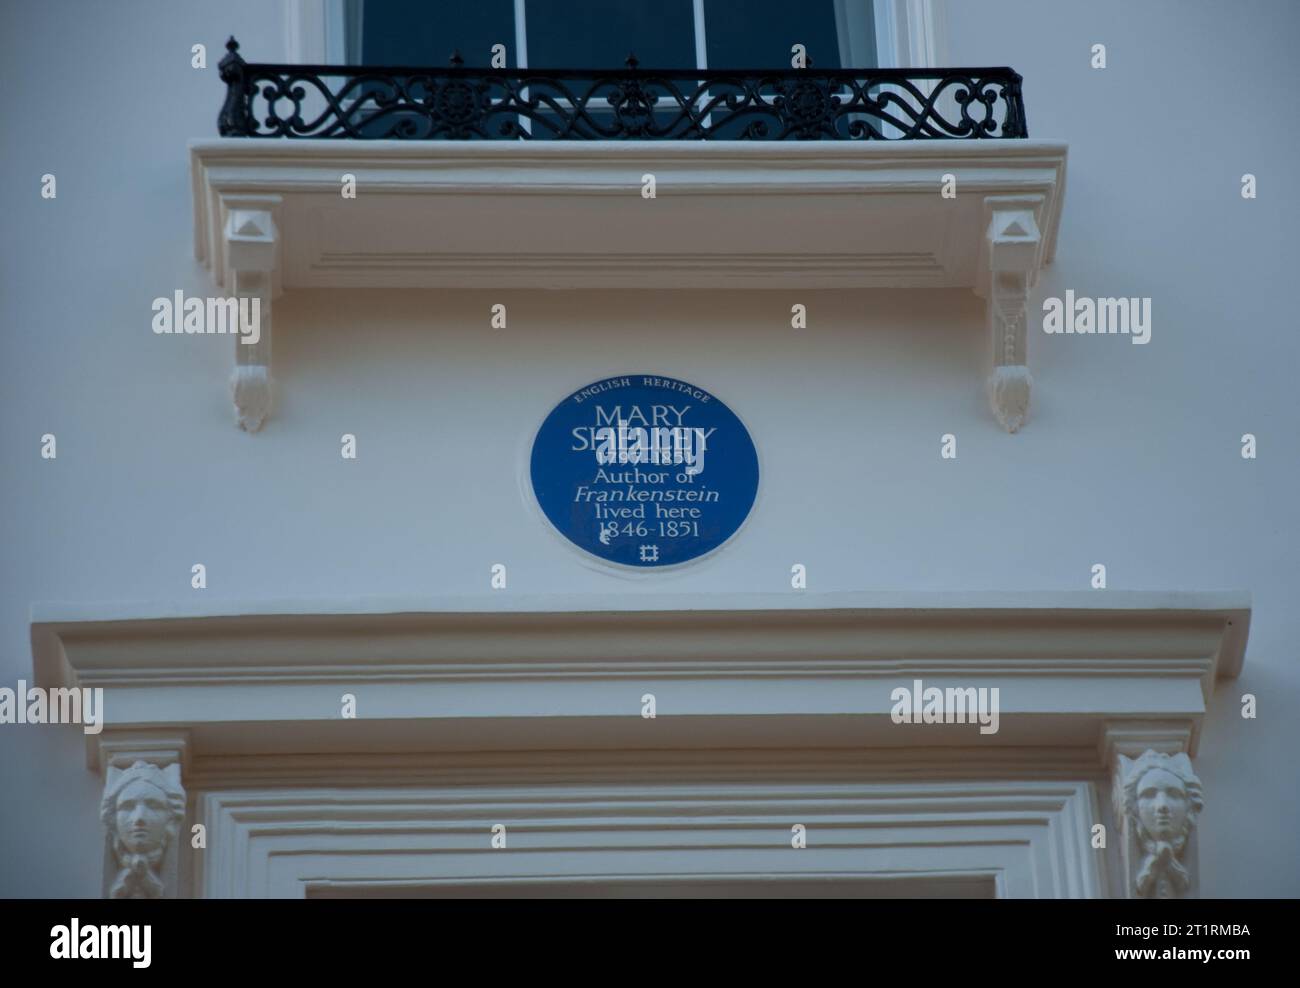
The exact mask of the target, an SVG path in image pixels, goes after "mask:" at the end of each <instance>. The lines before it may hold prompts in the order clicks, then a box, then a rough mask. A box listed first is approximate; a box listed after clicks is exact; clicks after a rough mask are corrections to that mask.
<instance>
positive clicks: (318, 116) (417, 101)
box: [218, 38, 1028, 141]
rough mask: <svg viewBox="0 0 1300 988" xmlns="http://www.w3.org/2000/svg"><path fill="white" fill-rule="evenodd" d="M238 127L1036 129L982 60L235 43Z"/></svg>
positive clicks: (425, 134)
mask: <svg viewBox="0 0 1300 988" xmlns="http://www.w3.org/2000/svg"><path fill="white" fill-rule="evenodd" d="M226 49H227V54H226V56H225V57H224V58H223V59H222V60H221V78H222V81H223V82H225V83H226V101H225V105H224V106H223V107H222V109H221V115H220V118H219V121H218V125H219V130H220V133H221V135H222V136H224V137H312V138H352V139H359V140H365V139H382V138H389V139H400V140H562V141H593V140H767V141H779V140H848V141H854V140H929V139H972V138H1021V137H1027V136H1028V133H1027V131H1026V128H1025V112H1024V104H1023V100H1022V97H1021V91H1020V83H1021V77H1020V75H1019V74H1018V73H1016V72H1015V71H1013V70H1012V69H1009V68H1005V67H1002V68H974V69H860V70H859V69H833V70H825V69H813V68H806V69H777V70H754V71H731V70H719V69H673V70H663V71H660V70H648V69H642V68H641V67H640V66H639V65H638V64H637V61H636V59H635V58H634V57H630V58H629V59H628V61H627V66H626V67H625V68H622V69H608V70H590V69H552V70H537V69H511V68H505V69H479V68H466V67H464V65H463V64H461V60H460V58H459V56H453V58H452V64H451V65H450V66H449V67H447V68H441V69H439V68H407V67H394V68H389V67H384V68H378V67H371V66H350V65H284V64H260V63H253V62H245V61H244V60H243V58H242V57H241V56H240V55H239V44H238V43H237V42H236V41H235V39H234V38H231V39H230V41H228V42H227V43H226Z"/></svg>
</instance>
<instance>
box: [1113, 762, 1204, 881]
mask: <svg viewBox="0 0 1300 988" xmlns="http://www.w3.org/2000/svg"><path fill="white" fill-rule="evenodd" d="M1120 767H1121V770H1122V775H1123V788H1122V790H1121V792H1122V795H1123V804H1124V813H1125V815H1126V816H1127V817H1128V820H1129V823H1130V825H1131V826H1132V827H1133V833H1134V835H1135V836H1136V838H1137V843H1138V847H1139V849H1140V851H1141V853H1142V862H1141V865H1140V866H1139V868H1138V874H1137V879H1136V883H1137V894H1138V895H1139V896H1141V897H1142V898H1159V899H1166V898H1177V897H1179V896H1181V895H1182V894H1183V893H1184V892H1186V891H1187V887H1188V885H1189V884H1190V881H1191V879H1190V876H1189V875H1188V873H1187V869H1186V868H1185V867H1184V866H1183V863H1182V856H1183V852H1184V851H1185V849H1186V847H1187V839H1188V838H1189V837H1190V836H1191V833H1192V829H1193V828H1194V827H1195V826H1196V818H1197V815H1198V814H1199V813H1200V812H1201V809H1202V808H1203V807H1204V805H1205V799H1204V795H1203V792H1202V790H1201V780H1200V779H1198V778H1197V777H1196V773H1195V772H1193V771H1192V762H1191V759H1190V758H1188V757H1187V755H1186V754H1183V753H1179V754H1177V755H1167V754H1164V753H1163V752H1158V751H1151V750H1148V751H1146V752H1144V753H1143V754H1142V756H1141V757H1139V758H1137V759H1129V758H1126V757H1124V756H1123V755H1121V756H1120Z"/></svg>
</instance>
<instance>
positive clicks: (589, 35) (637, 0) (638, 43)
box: [524, 0, 695, 69]
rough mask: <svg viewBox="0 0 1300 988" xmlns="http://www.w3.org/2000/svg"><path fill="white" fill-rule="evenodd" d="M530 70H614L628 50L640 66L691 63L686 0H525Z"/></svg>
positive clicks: (691, 20)
mask: <svg viewBox="0 0 1300 988" xmlns="http://www.w3.org/2000/svg"><path fill="white" fill-rule="evenodd" d="M524 9H525V12H526V17H527V24H528V64H529V66H530V67H531V68H534V69H587V68H597V69H618V68H622V67H623V62H624V60H625V59H626V58H627V56H628V53H629V52H635V53H636V57H637V61H639V62H640V63H641V67H642V68H646V69H691V68H694V67H695V15H694V12H693V7H692V5H691V0H526V2H525V4H524Z"/></svg>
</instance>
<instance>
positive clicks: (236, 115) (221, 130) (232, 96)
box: [217, 34, 253, 137]
mask: <svg viewBox="0 0 1300 988" xmlns="http://www.w3.org/2000/svg"><path fill="white" fill-rule="evenodd" d="M246 66H247V63H246V62H245V61H244V59H243V57H242V56H241V55H240V54H239V42H238V41H236V40H235V36H234V35H233V34H232V35H231V36H230V40H229V41H227V42H226V54H225V57H223V58H222V59H221V62H220V63H219V64H218V65H217V71H218V72H220V74H221V81H222V82H224V83H225V84H226V102H225V104H224V105H223V106H222V107H221V113H220V114H219V115H218V116H217V133H218V134H220V135H221V136H222V137H244V136H246V135H248V134H251V133H252V132H253V126H252V116H251V115H250V114H249V112H248V98H247V97H248V94H247V92H246V91H245V90H246V89H247V86H246V84H245V82H244V69H245V68H246Z"/></svg>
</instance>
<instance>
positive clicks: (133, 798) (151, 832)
mask: <svg viewBox="0 0 1300 988" xmlns="http://www.w3.org/2000/svg"><path fill="white" fill-rule="evenodd" d="M169 817H170V810H169V807H168V805H167V796H166V794H165V793H164V792H163V791H162V790H161V789H159V788H158V787H157V786H155V785H153V784H152V783H149V782H146V781H144V780H143V779H137V780H136V781H134V782H132V783H130V784H129V785H127V786H126V787H125V788H124V789H123V790H122V791H121V792H120V793H118V796H117V815H116V823H117V837H118V840H120V841H121V842H122V843H123V844H124V845H125V846H126V848H127V849H128V850H130V851H132V852H133V853H135V854H148V853H150V852H152V851H157V850H159V849H160V848H161V847H162V846H163V841H164V839H165V838H166V835H167V821H168V819H169Z"/></svg>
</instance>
